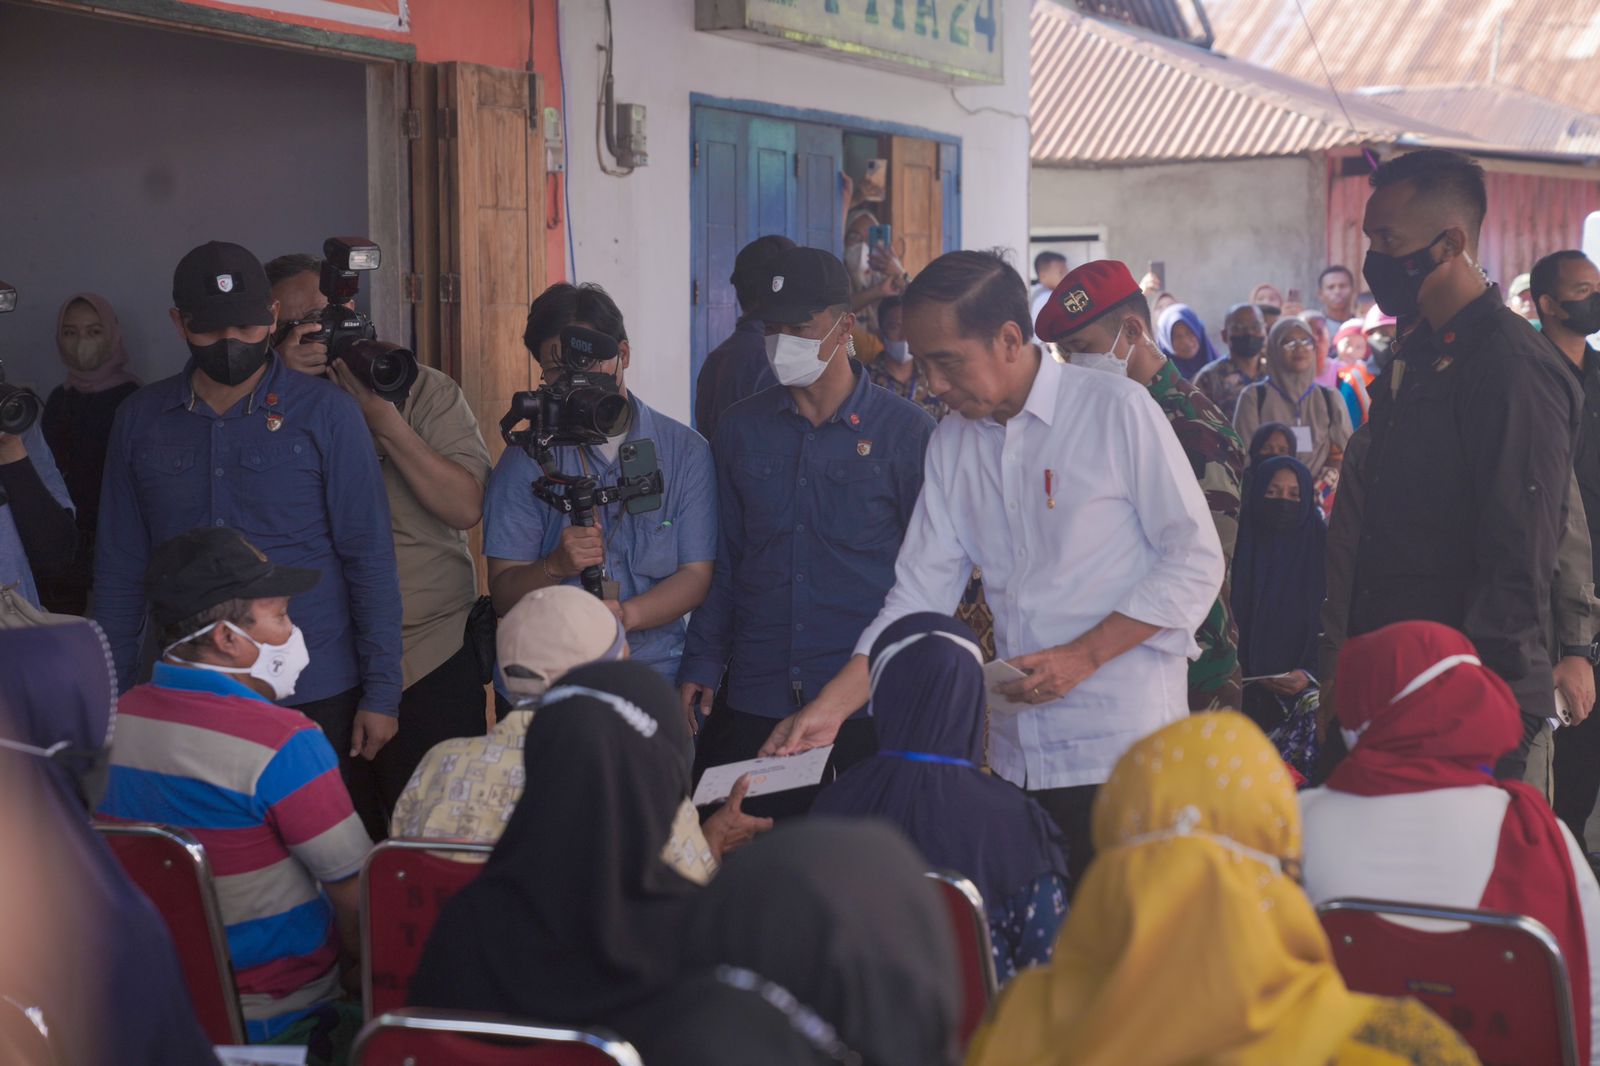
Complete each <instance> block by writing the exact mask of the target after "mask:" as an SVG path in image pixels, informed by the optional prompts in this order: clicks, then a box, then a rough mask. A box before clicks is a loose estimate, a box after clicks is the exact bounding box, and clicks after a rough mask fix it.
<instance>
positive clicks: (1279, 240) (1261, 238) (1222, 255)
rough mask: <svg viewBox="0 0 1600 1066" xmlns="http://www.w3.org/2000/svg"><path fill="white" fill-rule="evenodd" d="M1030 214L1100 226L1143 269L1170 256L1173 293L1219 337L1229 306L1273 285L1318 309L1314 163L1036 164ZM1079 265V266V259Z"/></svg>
mask: <svg viewBox="0 0 1600 1066" xmlns="http://www.w3.org/2000/svg"><path fill="white" fill-rule="evenodd" d="M1029 197H1030V198H1029V220H1030V222H1031V223H1032V225H1033V226H1034V228H1035V229H1036V230H1037V229H1039V228H1041V227H1045V228H1057V227H1067V226H1088V225H1095V224H1098V225H1101V226H1103V227H1104V228H1105V235H1106V254H1107V255H1108V256H1109V257H1110V258H1113V259H1121V260H1122V261H1123V262H1125V263H1127V264H1128V266H1129V267H1131V268H1132V270H1133V274H1134V277H1140V276H1142V275H1143V274H1144V272H1145V269H1146V267H1147V266H1148V265H1149V263H1150V261H1151V260H1160V261H1164V262H1165V263H1166V266H1167V273H1166V277H1165V279H1164V280H1165V282H1166V287H1167V290H1168V291H1169V292H1171V293H1172V294H1173V295H1174V296H1176V297H1177V298H1178V299H1179V300H1181V301H1182V302H1184V303H1186V304H1188V305H1189V306H1191V307H1193V308H1194V309H1195V310H1196V311H1198V312H1199V313H1200V318H1201V320H1202V321H1204V322H1205V324H1206V328H1207V329H1209V330H1210V331H1211V334H1212V338H1213V340H1216V335H1217V331H1218V330H1219V329H1220V328H1221V326H1222V319H1223V316H1224V315H1225V314H1226V312H1227V309H1228V307H1229V306H1230V305H1232V304H1235V303H1239V302H1242V301H1244V300H1248V299H1249V298H1250V291H1251V290H1252V289H1254V288H1255V287H1256V286H1257V285H1258V284H1260V283H1261V282H1263V281H1270V282H1271V283H1272V284H1274V285H1276V286H1278V288H1279V289H1280V290H1281V291H1282V292H1283V293H1284V294H1285V295H1287V294H1288V291H1289V289H1290V288H1298V289H1300V291H1301V293H1302V296H1303V300H1304V302H1305V304H1306V306H1307V307H1315V306H1317V304H1316V286H1317V275H1318V274H1319V273H1321V271H1322V268H1323V267H1324V266H1326V265H1327V263H1326V262H1325V261H1324V256H1325V254H1326V250H1325V246H1326V241H1327V238H1326V217H1327V188H1326V179H1325V177H1324V170H1323V163H1322V162H1321V161H1320V160H1318V159H1304V158H1297V159H1253V160H1246V161H1241V162H1226V163H1184V164H1181V165H1169V166H1153V167H1123V168H1117V169H1106V170H1061V169H1054V168H1046V167H1038V168H1035V169H1034V171H1033V180H1032V187H1031V188H1030V190H1029ZM1074 265H1076V264H1074Z"/></svg>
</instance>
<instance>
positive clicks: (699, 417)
mask: <svg viewBox="0 0 1600 1066" xmlns="http://www.w3.org/2000/svg"><path fill="white" fill-rule="evenodd" d="M777 383H778V379H777V378H775V377H773V376H772V365H771V364H770V363H768V362H767V324H766V323H765V322H763V321H761V319H759V318H757V317H756V316H755V315H745V316H744V317H743V318H741V319H739V324H738V326H736V327H735V328H734V331H733V332H732V333H730V334H728V339H727V340H725V341H723V342H722V343H721V344H719V345H717V346H716V347H715V348H713V349H711V353H710V354H709V355H707V356H706V361H705V364H704V365H702V366H701V367H700V377H699V379H698V380H696V382H695V387H694V428H695V429H697V430H699V431H700V435H701V436H703V437H705V438H706V439H707V440H714V439H716V434H717V424H718V422H719V421H720V420H721V418H722V416H723V414H724V413H725V412H726V411H727V410H728V408H730V407H732V406H733V405H734V404H736V403H738V402H739V401H740V400H744V399H748V398H749V397H751V396H754V395H755V394H756V393H758V392H761V391H762V390H764V389H770V388H772V386H774V385H776V384H777Z"/></svg>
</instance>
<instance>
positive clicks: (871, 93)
mask: <svg viewBox="0 0 1600 1066" xmlns="http://www.w3.org/2000/svg"><path fill="white" fill-rule="evenodd" d="M1002 3H1003V4H1004V19H1003V29H1002V32H1003V34H1004V38H1005V67H1006V83H1005V84H1004V85H1000V86H978V87H962V88H959V89H957V90H956V92H955V95H956V96H957V97H959V99H960V100H961V102H962V103H964V104H965V105H966V106H967V107H969V108H973V109H977V108H980V107H984V108H995V109H998V111H994V110H989V111H979V112H978V113H976V114H968V113H967V112H965V111H964V110H963V109H962V107H961V106H960V105H959V104H957V102H956V100H955V99H953V98H952V95H951V91H950V89H949V88H948V87H947V86H946V85H944V84H941V83H938V82H933V81H927V80H924V79H922V78H916V77H911V76H909V75H903V74H894V73H888V72H885V71H882V70H878V69H874V68H872V67H867V66H863V65H861V64H858V63H853V62H851V61H849V60H847V59H843V58H832V57H825V56H820V55H812V54H802V53H796V52H790V51H787V50H784V49H780V48H777V47H774V46H770V45H763V44H754V43H750V42H747V41H742V40H731V39H728V38H726V37H721V36H717V35H715V34H709V33H699V32H697V31H696V30H695V28H694V0H613V11H614V16H615V30H614V38H615V45H616V61H615V64H614V69H613V76H614V78H615V80H616V98H617V99H618V100H619V101H626V102H629V103H641V104H644V105H645V106H646V107H647V108H648V109H649V113H648V127H647V135H648V137H649V147H650V164H649V166H646V167H643V168H640V169H638V170H635V171H634V172H633V174H632V175H630V176H629V177H625V178H613V177H607V176H605V175H603V174H602V173H601V172H600V169H599V167H598V165H597V164H596V162H595V136H594V116H595V98H596V94H597V91H598V82H599V63H598V61H599V53H598V52H597V51H596V48H595V45H596V43H598V42H600V41H602V40H603V39H604V13H603V7H602V5H601V4H600V3H599V2H598V0H562V2H561V51H562V56H563V59H564V61H565V64H566V91H567V121H568V128H567V165H568V181H569V182H570V196H571V219H572V224H573V227H574V239H575V244H576V266H577V271H576V274H575V275H573V276H574V277H575V278H576V280H578V281H593V282H598V283H600V284H601V285H604V286H605V287H606V288H607V289H608V290H609V291H610V292H611V293H612V294H613V295H614V296H615V297H616V299H617V303H618V304H619V305H620V306H621V308H622V311H623V314H624V316H625V317H626V318H627V322H628V334H629V338H630V339H631V340H632V342H633V350H634V353H635V354H634V357H633V362H632V365H631V366H630V368H629V370H628V380H629V386H630V388H634V389H637V390H638V391H639V394H640V395H641V396H643V397H644V398H645V399H646V400H647V401H648V402H649V403H650V404H651V405H652V406H654V407H656V408H658V409H659V410H662V411H665V412H666V413H667V414H669V415H671V416H673V417H674V418H678V419H681V420H683V421H688V415H689V396H690V393H691V391H692V389H691V383H690V381H689V343H690V321H689V318H690V307H689V276H690V258H689V256H690V244H689V202H690V201H689V182H690V168H689V163H690V160H689V153H690V141H691V137H690V133H691V131H690V106H689V96H690V94H691V93H696V92H698V93H705V94H708V95H711V96H718V97H724V98H730V99H741V100H756V101H761V102H764V103H771V104H781V105H784V106H787V107H797V108H816V109H819V110H823V111H834V112H839V113H841V114H846V115H859V116H862V117H864V118H870V119H874V120H877V121H880V122H900V123H905V124H908V125H915V126H921V127H923V128H926V129H930V130H934V131H937V132H940V133H945V134H950V135H954V136H956V137H959V138H961V142H962V167H963V175H962V219H961V232H962V241H963V244H965V245H966V246H967V247H969V248H985V247H993V246H997V245H998V246H1004V247H1007V248H1011V249H1013V250H1015V252H1016V260H1015V262H1016V263H1017V264H1018V267H1019V269H1021V270H1023V271H1024V272H1025V273H1026V269H1027V268H1026V267H1025V266H1024V265H1023V263H1022V256H1023V253H1024V252H1025V251H1026V249H1027V246H1028V215H1027V203H1028V123H1027V118H1026V115H1027V111H1028V8H1029V0H1002Z"/></svg>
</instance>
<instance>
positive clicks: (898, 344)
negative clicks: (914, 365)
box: [883, 341, 911, 364]
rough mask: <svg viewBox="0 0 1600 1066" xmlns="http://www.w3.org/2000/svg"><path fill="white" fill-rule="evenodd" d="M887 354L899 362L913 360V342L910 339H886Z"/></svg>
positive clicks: (885, 349) (884, 343)
mask: <svg viewBox="0 0 1600 1066" xmlns="http://www.w3.org/2000/svg"><path fill="white" fill-rule="evenodd" d="M883 350H884V352H885V354H887V355H888V356H889V358H890V359H893V360H894V361H895V362H897V363H902V364H904V363H909V362H911V343H910V342H909V341H884V342H883Z"/></svg>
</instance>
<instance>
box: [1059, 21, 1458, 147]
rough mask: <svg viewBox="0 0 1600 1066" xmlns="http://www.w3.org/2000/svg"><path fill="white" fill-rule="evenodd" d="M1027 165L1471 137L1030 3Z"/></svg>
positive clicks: (1235, 62) (1183, 46)
mask: <svg viewBox="0 0 1600 1066" xmlns="http://www.w3.org/2000/svg"><path fill="white" fill-rule="evenodd" d="M1030 102H1031V106H1030V115H1031V122H1030V127H1031V130H1032V134H1033V150H1032V158H1033V162H1034V163H1035V164H1038V165H1044V166H1084V167H1092V166H1120V165H1127V164H1143V163H1166V162H1184V161H1197V160H1220V159H1248V158H1257V157H1262V156H1286V155H1300V154H1303V153H1306V152H1313V151H1325V150H1328V149H1332V148H1341V147H1347V146H1354V145H1358V144H1360V143H1361V142H1362V141H1363V140H1371V141H1375V142H1379V143H1392V142H1394V141H1397V140H1400V139H1402V138H1408V139H1413V140H1417V141H1428V140H1430V139H1432V140H1441V141H1444V140H1447V141H1450V142H1452V143H1461V142H1469V141H1471V140H1472V139H1471V138H1469V137H1467V136H1466V135H1464V134H1461V133H1459V132H1456V131H1453V130H1450V129H1446V128H1443V127H1435V126H1433V125H1432V124H1431V123H1425V122H1419V121H1417V120H1415V119H1411V118H1407V117H1406V116H1404V115H1401V114H1400V113H1398V112H1395V111H1392V110H1390V109H1388V108H1386V107H1383V106H1381V105H1378V104H1374V103H1371V102H1368V101H1365V100H1363V99H1361V98H1359V97H1358V98H1356V99H1354V100H1346V101H1345V103H1346V106H1347V107H1348V108H1349V111H1350V115H1351V118H1352V119H1353V120H1354V121H1355V123H1356V124H1357V126H1358V127H1359V128H1358V129H1351V128H1350V125H1349V123H1347V122H1346V121H1345V118H1344V116H1343V114H1342V113H1341V112H1340V110H1339V106H1338V103H1337V102H1336V101H1335V100H1334V97H1333V94H1332V93H1331V92H1329V91H1328V89H1327V88H1326V87H1325V86H1318V85H1315V84H1311V83H1308V82H1304V81H1300V80H1298V79H1295V78H1290V77H1285V76H1284V75H1282V74H1279V73H1276V72H1274V71H1271V70H1266V69H1264V68H1261V67H1257V66H1253V65H1251V64H1248V63H1242V62H1239V61H1238V60H1233V59H1229V58H1227V57H1225V56H1218V55H1215V54H1213V53H1211V52H1207V51H1205V50H1204V49H1200V48H1196V47H1193V46H1192V45H1187V44H1183V43H1180V42H1177V41H1172V40H1169V39H1166V38H1163V37H1157V36H1154V35H1151V34H1148V33H1144V32H1141V31H1138V30H1133V29H1130V28H1126V27H1123V26H1120V25H1114V24H1111V23H1107V22H1101V21H1099V20H1097V19H1092V18H1088V17H1086V16H1084V15H1082V14H1079V13H1078V12H1076V11H1072V10H1068V9H1067V8H1064V7H1060V6H1058V5H1056V4H1054V3H1049V2H1041V3H1037V4H1035V5H1034V8H1033V14H1032V82H1031V89H1030Z"/></svg>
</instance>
